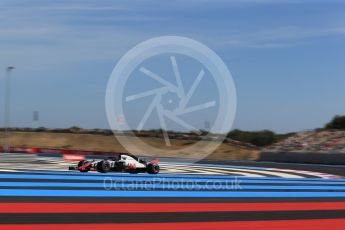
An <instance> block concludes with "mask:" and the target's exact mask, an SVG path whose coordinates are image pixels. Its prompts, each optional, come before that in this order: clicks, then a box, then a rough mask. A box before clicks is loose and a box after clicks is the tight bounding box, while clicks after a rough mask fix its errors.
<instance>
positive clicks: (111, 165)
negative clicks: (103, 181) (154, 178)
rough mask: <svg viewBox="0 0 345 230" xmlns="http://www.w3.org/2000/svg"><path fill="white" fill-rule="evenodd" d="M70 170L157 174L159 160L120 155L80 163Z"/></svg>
mask: <svg viewBox="0 0 345 230" xmlns="http://www.w3.org/2000/svg"><path fill="white" fill-rule="evenodd" d="M69 170H79V171H80V172H88V171H98V172H102V173H106V172H129V173H140V172H147V173H149V174H157V173H159V165H158V161H157V160H151V161H146V160H142V159H140V158H138V157H136V156H133V155H130V154H119V155H117V156H114V157H109V158H108V159H105V160H91V161H88V160H82V161H79V163H78V165H77V167H74V166H71V167H69Z"/></svg>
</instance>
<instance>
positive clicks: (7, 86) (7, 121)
mask: <svg viewBox="0 0 345 230" xmlns="http://www.w3.org/2000/svg"><path fill="white" fill-rule="evenodd" d="M14 69H15V67H13V66H9V67H7V68H6V77H5V110H4V111H5V135H4V151H6V152H10V141H9V133H8V131H9V128H10V115H11V114H10V110H11V72H12V70H14Z"/></svg>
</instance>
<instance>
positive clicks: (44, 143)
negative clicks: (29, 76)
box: [10, 132, 258, 160]
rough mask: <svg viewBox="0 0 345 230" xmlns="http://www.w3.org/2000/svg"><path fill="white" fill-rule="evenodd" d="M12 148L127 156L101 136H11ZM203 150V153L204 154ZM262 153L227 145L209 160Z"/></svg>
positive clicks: (156, 141)
mask: <svg viewBox="0 0 345 230" xmlns="http://www.w3.org/2000/svg"><path fill="white" fill-rule="evenodd" d="M141 139H142V140H143V141H144V142H146V143H148V144H150V145H152V146H154V147H159V148H163V149H164V148H167V147H166V146H165V144H164V141H163V140H162V139H160V138H151V137H147V138H141ZM193 143H194V142H193V141H191V140H172V147H169V148H172V149H174V150H177V149H183V148H185V147H187V146H188V145H191V144H193ZM10 144H11V146H16V147H37V148H61V149H80V150H90V151H110V152H111V151H114V152H126V150H125V149H124V148H123V147H122V146H121V144H120V143H119V142H118V141H117V140H116V138H115V137H114V136H106V135H97V134H73V133H45V132H11V133H10ZM201 151H202V150H200V154H201V153H202V152H201ZM197 155H198V152H194V153H186V152H183V151H180V152H178V153H177V154H174V155H169V156H168V155H161V156H162V157H164V156H167V157H191V158H193V157H197ZM257 156H258V151H257V150H253V149H249V148H246V147H241V146H237V145H233V144H228V143H223V144H221V145H220V146H219V147H218V149H216V151H215V152H213V153H212V154H211V155H209V156H208V157H207V158H208V159H223V160H255V159H256V158H257Z"/></svg>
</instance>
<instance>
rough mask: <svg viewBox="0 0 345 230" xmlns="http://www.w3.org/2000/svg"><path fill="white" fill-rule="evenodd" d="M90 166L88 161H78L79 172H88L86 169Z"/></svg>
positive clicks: (88, 169)
mask: <svg viewBox="0 0 345 230" xmlns="http://www.w3.org/2000/svg"><path fill="white" fill-rule="evenodd" d="M90 168H91V164H90V163H89V162H88V161H86V160H83V161H79V163H78V170H79V171H80V172H88V171H90Z"/></svg>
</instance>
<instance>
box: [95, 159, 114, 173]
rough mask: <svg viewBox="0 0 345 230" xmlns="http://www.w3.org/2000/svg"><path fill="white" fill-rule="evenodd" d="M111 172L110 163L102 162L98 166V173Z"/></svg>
mask: <svg viewBox="0 0 345 230" xmlns="http://www.w3.org/2000/svg"><path fill="white" fill-rule="evenodd" d="M110 170H111V166H110V162H109V161H100V162H98V164H97V171H98V172H102V173H107V172H109V171H110Z"/></svg>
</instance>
